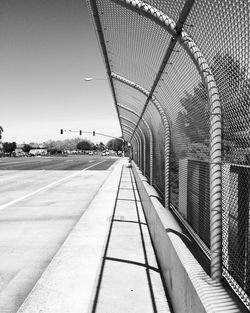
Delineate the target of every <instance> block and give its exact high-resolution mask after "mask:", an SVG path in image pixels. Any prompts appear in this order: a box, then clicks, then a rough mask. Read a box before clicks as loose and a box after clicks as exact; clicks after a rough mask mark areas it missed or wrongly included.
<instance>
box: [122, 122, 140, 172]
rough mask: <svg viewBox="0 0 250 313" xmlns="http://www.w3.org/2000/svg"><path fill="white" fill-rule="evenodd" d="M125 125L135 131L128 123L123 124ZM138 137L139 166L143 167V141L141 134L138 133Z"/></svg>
mask: <svg viewBox="0 0 250 313" xmlns="http://www.w3.org/2000/svg"><path fill="white" fill-rule="evenodd" d="M122 126H123V127H126V128H127V129H129V130H131V132H132V133H133V130H134V128H133V127H131V126H129V125H127V124H122ZM137 139H138V143H139V159H138V164H139V167H140V168H141V169H142V163H143V162H142V157H143V153H142V141H141V137H140V136H139V134H137Z"/></svg>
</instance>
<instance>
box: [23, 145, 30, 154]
mask: <svg viewBox="0 0 250 313" xmlns="http://www.w3.org/2000/svg"><path fill="white" fill-rule="evenodd" d="M30 149H31V146H30V145H24V146H23V148H22V150H23V152H25V153H29V152H30Z"/></svg>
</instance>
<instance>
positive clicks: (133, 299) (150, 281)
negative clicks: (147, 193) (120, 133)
mask: <svg viewBox="0 0 250 313" xmlns="http://www.w3.org/2000/svg"><path fill="white" fill-rule="evenodd" d="M92 312H97V313H104V312H106V313H118V312H119V313H128V312H133V313H136V312H138V313H141V312H143V313H151V312H170V309H169V305H168V301H167V298H166V294H165V290H164V287H163V283H162V279H161V274H160V270H159V267H158V264H157V261H156V257H155V253H154V250H153V247H152V243H151V239H150V235H149V232H148V227H147V224H146V221H145V217H144V213H143V209H142V205H141V202H140V198H139V194H138V191H137V187H136V184H135V180H134V178H133V173H132V171H131V169H130V167H128V165H127V166H126V164H124V166H123V169H122V175H121V180H120V183H119V192H118V197H117V200H116V205H115V209H114V213H113V216H112V221H111V226H110V232H109V236H108V240H107V244H106V248H105V253H104V258H103V264H102V268H101V273H100V278H99V281H98V288H97V292H96V296H95V301H94V307H93V311H92Z"/></svg>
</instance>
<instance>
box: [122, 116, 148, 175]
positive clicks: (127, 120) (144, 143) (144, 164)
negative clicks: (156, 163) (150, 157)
mask: <svg viewBox="0 0 250 313" xmlns="http://www.w3.org/2000/svg"><path fill="white" fill-rule="evenodd" d="M120 118H121V119H122V120H124V121H126V122H128V123H131V124H132V125H134V126H135V125H136V123H135V122H133V121H131V120H129V119H128V118H126V117H124V116H122V115H120ZM122 125H123V124H122ZM138 129H139V131H140V133H141V134H142V138H143V166H142V168H143V175H144V176H145V170H146V138H145V135H144V133H143V131H142V129H141V128H140V126H138ZM141 157H142V155H141Z"/></svg>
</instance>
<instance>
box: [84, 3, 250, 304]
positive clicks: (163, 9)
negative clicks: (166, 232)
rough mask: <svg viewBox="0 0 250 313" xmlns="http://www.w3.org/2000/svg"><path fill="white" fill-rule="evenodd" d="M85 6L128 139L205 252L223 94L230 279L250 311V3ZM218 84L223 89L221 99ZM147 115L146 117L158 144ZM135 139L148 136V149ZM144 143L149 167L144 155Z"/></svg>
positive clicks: (225, 259) (225, 242) (226, 271)
mask: <svg viewBox="0 0 250 313" xmlns="http://www.w3.org/2000/svg"><path fill="white" fill-rule="evenodd" d="M87 3H88V6H89V10H90V13H91V16H92V17H93V20H94V24H95V26H96V29H97V34H98V38H99V41H100V45H101V51H102V53H103V56H104V60H105V64H106V67H107V73H108V77H109V79H110V83H111V87H112V88H113V91H114V95H115V96H114V100H115V105H116V107H117V112H118V118H119V119H120V116H125V117H126V118H127V119H129V120H131V121H132V122H133V123H130V124H131V125H130V126H133V125H135V126H133V130H132V131H131V130H130V129H126V127H123V124H121V128H122V131H123V136H124V138H125V140H127V141H130V142H131V145H132V147H133V157H134V160H135V161H136V162H137V163H138V164H140V165H141V167H142V170H143V171H144V172H145V175H146V177H147V178H148V179H149V180H150V179H151V181H152V184H153V186H154V187H155V188H156V189H157V191H158V193H159V195H160V196H161V198H162V200H163V201H164V196H165V194H166V192H167V193H168V194H169V198H170V207H171V208H173V210H176V211H177V212H178V214H180V215H181V216H182V218H183V219H184V220H185V221H186V223H187V224H188V225H189V226H190V227H191V228H192V231H193V232H194V234H195V235H196V236H198V237H199V240H200V242H201V246H204V247H205V250H206V251H208V252H209V251H210V250H211V249H212V244H211V236H212V233H211V228H210V219H211V206H212V205H213V204H212V203H211V200H210V199H211V192H214V191H213V188H211V181H212V179H213V177H212V176H213V175H211V166H213V162H214V160H213V158H212V157H211V149H212V148H214V147H213V144H214V143H213V141H212V140H211V138H212V136H215V137H219V136H220V135H219V134H217V133H216V131H215V132H214V134H212V133H213V123H214V122H213V115H216V114H217V115H218V116H219V117H218V118H219V119H220V114H218V113H213V112H212V109H211V106H212V105H211V101H213V99H214V98H216V97H217V98H216V99H217V102H218V103H220V110H221V113H222V115H221V116H222V117H221V122H222V148H221V149H220V148H218V150H221V153H222V158H221V162H219V163H220V164H219V168H220V170H219V171H221V183H219V185H221V192H220V191H219V192H218V193H220V194H221V199H220V201H221V219H222V226H221V227H222V235H221V236H222V240H221V242H222V264H223V276H224V277H225V279H226V280H227V281H228V283H229V284H230V285H231V286H232V288H233V289H234V290H235V292H236V294H237V295H238V296H239V297H240V298H241V300H242V301H243V302H244V304H245V305H246V306H247V307H248V308H249V309H250V265H249V264H250V225H249V209H250V70H249V68H250V67H249V58H250V48H249V47H250V42H249V40H250V37H249V32H250V3H249V1H242V0H228V1H223V0H217V1H189V0H187V1H185V0H175V1H174V0H170V1H164V0H149V1H147V2H146V3H145V2H143V1H140V0H134V1H132V0H131V1H129V0H126V1H125V0H96V1H93V0H87ZM185 36H186V37H185ZM180 38H181V39H180ZM185 38H186V39H185ZM185 40H186V41H185ZM187 47H188V48H187ZM112 73H115V74H117V75H120V76H121V77H123V78H124V80H123V81H122V80H119V79H117V78H115V77H114V75H113V76H112ZM207 73H208V74H207ZM206 75H209V76H206ZM211 77H212V78H213V79H214V83H212V84H211ZM126 80H127V82H126ZM211 86H212V87H211ZM213 89H216V90H218V95H217V94H216V92H214V90H213ZM211 94H212V96H211ZM152 97H155V99H157V101H158V102H159V103H160V105H161V107H162V109H163V111H164V112H165V114H166V116H167V120H168V123H169V127H170V149H169V151H168V150H166V149H165V148H164V145H165V137H164V136H165V130H164V125H163V123H162V116H160V114H159V111H158V110H157V109H156V107H155V106H154V103H153V101H151V100H152ZM122 106H123V107H122ZM124 107H125V108H126V109H124ZM131 111H132V112H131ZM135 113H136V114H135ZM216 117H217V116H216ZM142 119H144V120H145V121H146V123H148V126H149V127H150V129H151V131H152V135H153V140H152V138H151V139H150V132H149V131H148V129H147V126H146V125H145V122H143V120H142ZM132 124H133V125H132ZM136 125H137V126H136ZM138 126H139V127H140V129H141V130H142V131H143V133H144V135H145V141H143V138H142V136H141V133H140V131H139V129H138ZM136 137H138V138H141V142H142V147H141V148H140V147H139V142H138V139H137V138H136ZM144 146H145V148H146V155H145V156H143V158H142V160H144V158H145V161H146V166H145V168H143V163H144V162H142V163H141V162H140V157H139V154H140V151H144ZM151 146H152V147H151ZM151 148H152V149H151ZM150 149H151V150H153V152H152V155H150V153H151V152H150V151H151V150H150ZM215 150H216V149H215ZM166 153H167V154H169V155H168V157H169V164H168V166H169V170H170V171H169V177H166V173H168V172H167V171H166V164H165V160H166ZM151 159H152V160H153V161H152V168H150V166H151V164H150V160H151ZM167 175H168V174H167ZM151 176H152V177H151ZM166 180H167V181H168V182H169V184H168V183H167V184H166ZM168 185H169V190H166V188H168V187H166V186H168ZM211 190H212V191H211ZM215 193H216V192H215ZM167 205H168V203H166V206H167Z"/></svg>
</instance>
